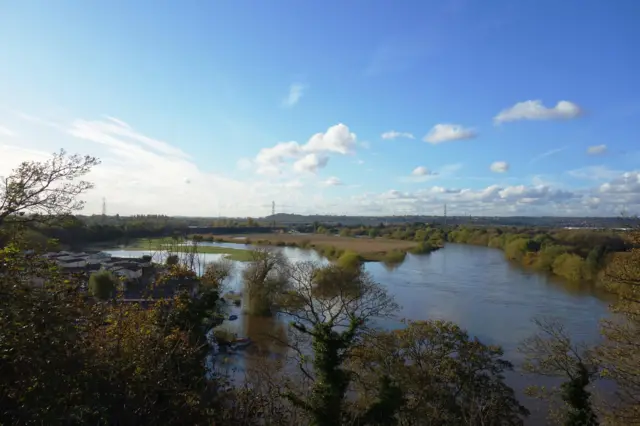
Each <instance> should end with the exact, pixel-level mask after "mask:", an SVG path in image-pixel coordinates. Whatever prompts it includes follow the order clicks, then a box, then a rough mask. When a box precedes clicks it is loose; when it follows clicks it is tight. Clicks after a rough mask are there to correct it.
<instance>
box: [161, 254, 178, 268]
mask: <svg viewBox="0 0 640 426" xmlns="http://www.w3.org/2000/svg"><path fill="white" fill-rule="evenodd" d="M179 262H180V257H179V256H178V255H177V254H169V255H168V256H167V260H165V262H164V263H165V264H166V265H167V266H174V265H177V264H178V263H179Z"/></svg>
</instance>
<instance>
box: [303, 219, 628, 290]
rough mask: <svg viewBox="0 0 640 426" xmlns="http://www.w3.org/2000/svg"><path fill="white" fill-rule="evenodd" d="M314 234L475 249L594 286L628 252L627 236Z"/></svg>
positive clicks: (425, 231) (365, 230)
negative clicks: (607, 267) (612, 262)
mask: <svg viewBox="0 0 640 426" xmlns="http://www.w3.org/2000/svg"><path fill="white" fill-rule="evenodd" d="M315 232H317V233H327V234H339V235H342V236H369V237H372V238H373V237H385V238H392V239H400V240H409V241H416V242H428V243H429V244H432V245H440V244H442V243H443V242H452V243H462V244H473V245H480V246H486V247H492V248H498V249H501V250H503V251H504V253H505V257H506V258H507V259H509V260H512V261H516V262H519V263H520V264H521V265H523V266H526V267H531V268H534V269H536V270H538V271H541V272H547V273H552V274H555V275H559V276H561V277H564V278H566V279H568V280H571V281H580V280H595V279H597V277H598V273H599V272H600V271H601V270H602V269H603V267H604V266H605V265H606V264H607V263H608V261H609V260H610V259H611V257H612V256H615V255H622V252H624V251H626V250H628V249H629V248H630V246H629V243H628V242H627V241H626V239H625V233H624V232H618V231H604V230H590V229H543V228H532V227H486V226H485V227H470V226H456V227H448V228H444V227H433V226H430V225H428V224H424V223H412V224H407V225H401V226H394V225H390V226H385V225H383V224H379V225H377V226H374V227H368V226H358V227H347V226H341V227H338V226H332V227H325V226H322V225H319V226H318V227H317V228H316V229H315Z"/></svg>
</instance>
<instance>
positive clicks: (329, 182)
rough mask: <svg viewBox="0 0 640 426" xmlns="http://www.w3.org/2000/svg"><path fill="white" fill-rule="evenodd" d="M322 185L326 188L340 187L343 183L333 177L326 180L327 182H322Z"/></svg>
mask: <svg viewBox="0 0 640 426" xmlns="http://www.w3.org/2000/svg"><path fill="white" fill-rule="evenodd" d="M323 184H324V185H326V186H340V185H344V183H343V182H342V181H341V180H340V179H338V178H337V177H335V176H331V177H330V178H328V179H327V180H325V181H324V182H323Z"/></svg>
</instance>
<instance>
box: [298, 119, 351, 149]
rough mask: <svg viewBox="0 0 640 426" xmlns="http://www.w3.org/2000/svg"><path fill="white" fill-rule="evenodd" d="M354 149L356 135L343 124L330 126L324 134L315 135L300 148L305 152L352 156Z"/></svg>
mask: <svg viewBox="0 0 640 426" xmlns="http://www.w3.org/2000/svg"><path fill="white" fill-rule="evenodd" d="M355 147H356V135H355V133H351V132H350V131H349V128H348V127H347V126H345V125H344V124H342V123H340V124H336V125H335V126H331V127H329V128H328V129H327V131H326V132H324V133H316V134H315V135H313V136H311V139H309V141H308V142H307V143H306V144H305V145H304V146H303V147H302V149H303V150H304V151H306V152H335V153H338V154H342V155H346V154H352V153H353V150H354V149H355Z"/></svg>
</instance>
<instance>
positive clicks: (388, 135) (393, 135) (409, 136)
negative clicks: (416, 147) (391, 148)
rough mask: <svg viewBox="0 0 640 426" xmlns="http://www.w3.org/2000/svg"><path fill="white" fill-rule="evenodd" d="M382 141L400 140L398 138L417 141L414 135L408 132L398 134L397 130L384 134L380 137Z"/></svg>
mask: <svg viewBox="0 0 640 426" xmlns="http://www.w3.org/2000/svg"><path fill="white" fill-rule="evenodd" d="M380 137H381V138H382V139H387V140H388V139H398V138H407V139H415V136H413V133H408V132H397V131H395V130H390V131H388V132H384V133H383V134H381V135H380Z"/></svg>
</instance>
